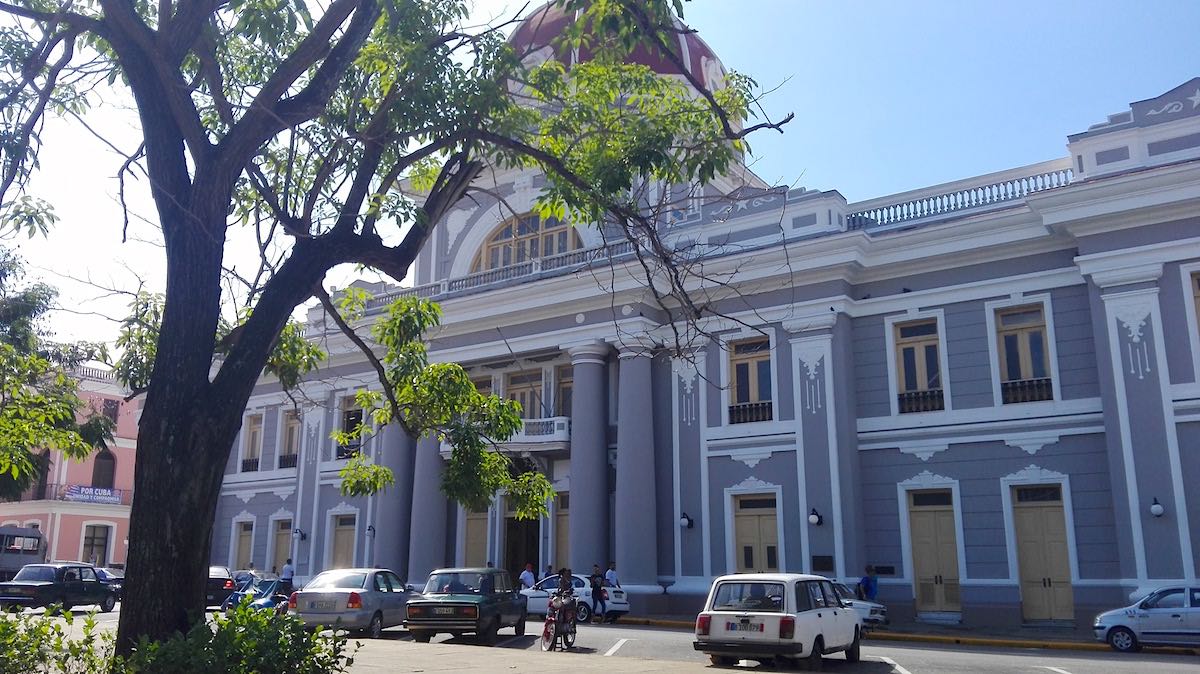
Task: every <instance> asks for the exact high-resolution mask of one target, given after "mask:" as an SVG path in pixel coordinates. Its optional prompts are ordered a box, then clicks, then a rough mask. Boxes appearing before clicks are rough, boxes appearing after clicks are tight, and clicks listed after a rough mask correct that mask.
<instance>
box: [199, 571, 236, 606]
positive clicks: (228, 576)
mask: <svg viewBox="0 0 1200 674" xmlns="http://www.w3.org/2000/svg"><path fill="white" fill-rule="evenodd" d="M236 589H237V587H236V585H235V583H234V582H233V572H232V571H230V570H229V567H228V566H210V567H208V586H207V587H206V588H205V599H204V605H205V606H220V605H222V604H224V603H225V600H226V599H229V595H231V594H233V593H234V591H235V590H236Z"/></svg>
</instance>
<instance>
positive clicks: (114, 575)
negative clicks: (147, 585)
mask: <svg viewBox="0 0 1200 674" xmlns="http://www.w3.org/2000/svg"><path fill="white" fill-rule="evenodd" d="M96 577H97V578H99V579H100V582H101V583H104V584H105V585H107V586H109V587H111V588H112V589H113V592H116V593H117V601H121V595H122V588H123V587H124V585H125V572H124V571H122V570H121V569H113V568H109V567H107V566H105V567H96Z"/></svg>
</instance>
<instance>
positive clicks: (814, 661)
mask: <svg viewBox="0 0 1200 674" xmlns="http://www.w3.org/2000/svg"><path fill="white" fill-rule="evenodd" d="M823 650H825V640H824V639H822V638H821V637H817V640H816V641H815V642H813V647H812V652H811V653H809V654H808V657H807V658H805V659H804V668H805V669H807V670H808V671H810V672H819V671H821V665H823V664H824V660H823V659H822V658H821V651H823Z"/></svg>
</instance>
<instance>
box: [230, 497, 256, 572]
mask: <svg viewBox="0 0 1200 674" xmlns="http://www.w3.org/2000/svg"><path fill="white" fill-rule="evenodd" d="M243 522H249V523H250V563H251V564H253V563H254V542H255V539H256V538H257V537H258V516H257V515H255V514H254V513H251V512H250V511H248V510H243V511H242V512H240V513H238V514H236V515H234V516H233V519H232V520H230V522H229V555H228V557H229V568H231V569H233V570H235V571H236V570H238V569H237V539H238V525H239V524H241V523H243Z"/></svg>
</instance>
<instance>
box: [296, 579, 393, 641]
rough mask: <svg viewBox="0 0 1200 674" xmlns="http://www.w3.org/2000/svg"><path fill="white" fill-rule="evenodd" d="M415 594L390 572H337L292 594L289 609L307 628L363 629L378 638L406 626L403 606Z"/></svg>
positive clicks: (313, 581) (314, 580)
mask: <svg viewBox="0 0 1200 674" xmlns="http://www.w3.org/2000/svg"><path fill="white" fill-rule="evenodd" d="M414 594H415V593H414V592H413V589H412V588H411V587H407V586H405V585H404V584H403V583H402V582H400V577H399V576H397V575H396V574H395V573H392V572H391V571H390V570H388V569H334V570H330V571H324V572H322V573H320V574H317V576H316V577H315V578H313V579H312V580H311V581H309V582H308V584H307V585H305V586H304V589H303V590H299V591H296V592H293V593H292V595H291V597H289V598H288V609H289V611H291V612H292V613H295V614H296V615H297V616H298V617H299V618H300V620H301V621H302V622H303V623H304V624H305V625H307V626H308V627H314V628H318V627H330V628H334V629H349V630H363V631H364V632H365V633H366V635H367V636H370V637H371V638H378V637H379V635H380V633H381V632H383V630H384V629H386V628H388V627H392V626H394V625H400V624H403V623H404V617H405V614H404V606H405V604H407V603H408V601H409V598H410V597H411V596H413V595H414Z"/></svg>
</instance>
